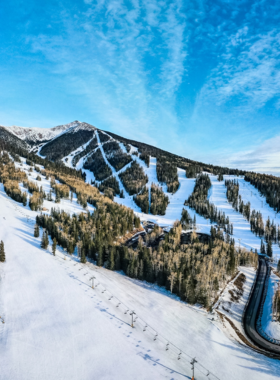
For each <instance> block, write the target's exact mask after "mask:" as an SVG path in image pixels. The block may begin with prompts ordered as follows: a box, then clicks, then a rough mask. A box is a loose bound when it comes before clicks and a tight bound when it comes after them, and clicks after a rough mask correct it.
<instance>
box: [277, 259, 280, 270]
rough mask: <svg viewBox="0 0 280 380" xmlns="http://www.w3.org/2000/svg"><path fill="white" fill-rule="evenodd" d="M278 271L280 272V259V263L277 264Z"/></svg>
mask: <svg viewBox="0 0 280 380" xmlns="http://www.w3.org/2000/svg"><path fill="white" fill-rule="evenodd" d="M277 272H278V273H280V260H279V261H278V264H277Z"/></svg>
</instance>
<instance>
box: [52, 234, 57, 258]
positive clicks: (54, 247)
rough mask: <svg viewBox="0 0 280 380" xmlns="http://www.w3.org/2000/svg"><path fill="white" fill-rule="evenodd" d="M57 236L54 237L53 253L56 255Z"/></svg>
mask: <svg viewBox="0 0 280 380" xmlns="http://www.w3.org/2000/svg"><path fill="white" fill-rule="evenodd" d="M56 244H57V242H56V238H53V243H52V253H53V255H54V256H55V251H56Z"/></svg>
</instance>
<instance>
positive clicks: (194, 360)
mask: <svg viewBox="0 0 280 380" xmlns="http://www.w3.org/2000/svg"><path fill="white" fill-rule="evenodd" d="M195 363H197V360H196V359H195V358H193V359H192V361H191V365H192V380H194V365H195Z"/></svg>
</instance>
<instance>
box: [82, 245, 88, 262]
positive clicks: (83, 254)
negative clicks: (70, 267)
mask: <svg viewBox="0 0 280 380" xmlns="http://www.w3.org/2000/svg"><path fill="white" fill-rule="evenodd" d="M86 262H87V259H86V255H85V250H84V248H82V254H81V263H82V264H85V263H86Z"/></svg>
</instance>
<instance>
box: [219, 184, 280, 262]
mask: <svg viewBox="0 0 280 380" xmlns="http://www.w3.org/2000/svg"><path fill="white" fill-rule="evenodd" d="M225 186H226V188H227V193H226V194H227V199H228V201H229V202H230V203H232V207H233V208H234V209H235V210H236V211H237V212H240V213H241V214H242V215H243V216H244V217H245V218H246V219H247V220H248V222H249V223H250V228H251V231H252V232H253V233H254V234H255V235H256V236H259V237H260V238H262V239H263V238H264V240H265V241H266V243H267V245H266V246H265V244H264V242H263V241H261V246H260V253H262V254H267V255H268V256H270V257H271V256H272V254H273V252H272V243H273V242H274V243H276V242H278V244H279V242H280V227H279V225H277V226H276V225H275V224H274V221H272V222H271V220H270V218H269V217H268V219H267V221H266V222H265V223H264V221H263V216H262V213H261V212H260V211H256V210H251V204H250V202H247V203H244V202H243V200H242V197H241V195H240V194H239V182H238V180H226V181H225Z"/></svg>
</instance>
